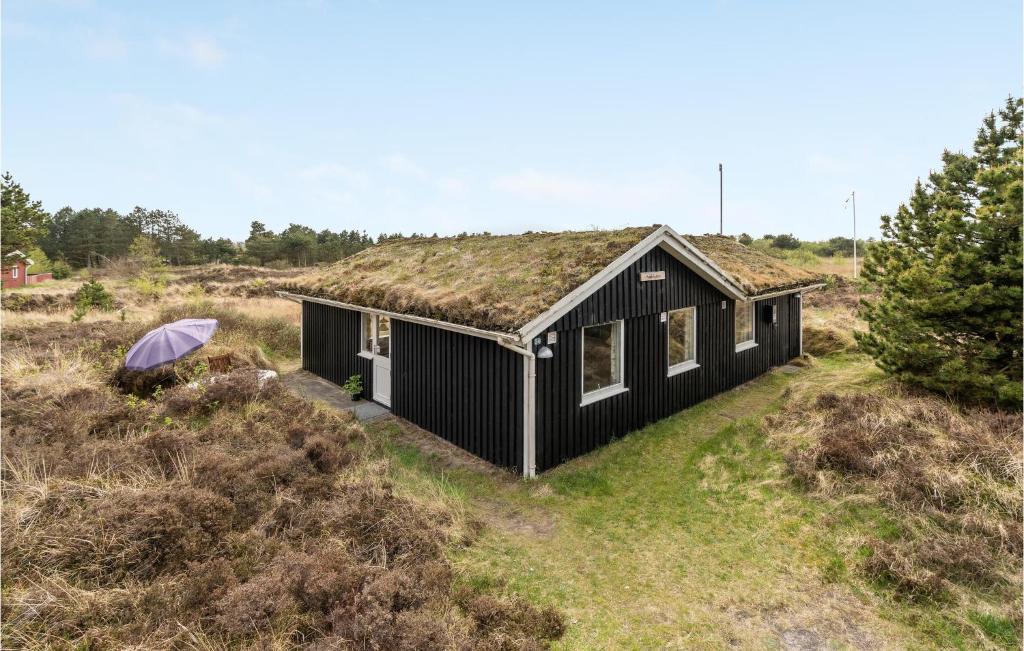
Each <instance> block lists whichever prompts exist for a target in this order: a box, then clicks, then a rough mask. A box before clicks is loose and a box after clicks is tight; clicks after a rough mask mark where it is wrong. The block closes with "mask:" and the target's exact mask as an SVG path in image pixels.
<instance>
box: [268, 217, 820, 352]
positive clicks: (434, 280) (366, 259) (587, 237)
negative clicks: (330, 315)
mask: <svg viewBox="0 0 1024 651" xmlns="http://www.w3.org/2000/svg"><path fill="white" fill-rule="evenodd" d="M657 228H658V227H657V226H645V227H635V228H624V229H620V230H610V231H601V230H593V231H564V232H560V233H533V232H530V233H523V234H520V235H468V236H462V237H447V238H411V239H402V240H393V241H390V242H385V243H383V244H380V245H377V246H373V247H370V248H369V249H366V250H364V251H361V252H360V253H357V254H356V255H353V256H350V257H348V258H345V259H344V260H341V261H340V262H337V263H335V264H332V265H330V266H326V267H322V268H318V269H317V270H315V271H313V272H311V273H309V274H306V275H304V276H299V277H297V278H294V279H290V280H288V281H286V282H285V283H284V284H283V285H282V286H281V288H282V289H284V290H286V291H289V292H294V293H296V294H302V295H305V296H311V297H317V298H325V299H330V300H334V301H339V302H342V303H349V304H352V305H358V306H361V307H367V308H374V309H379V310H385V311H388V312H395V313H399V314H411V315H416V316H422V317H427V318H431V319H437V320H439V321H446V322H449V323H457V324H461V325H467V326H472V327H476V328H481V329H484V330H492V331H501V332H514V331H516V330H518V329H519V328H521V327H522V326H523V325H525V324H526V323H528V322H529V321H531V320H532V319H534V318H535V317H537V316H539V315H540V314H542V313H543V312H544V311H546V310H547V309H548V308H550V307H551V306H552V305H553V304H554V303H555V302H557V301H558V300H559V299H561V298H562V297H564V296H565V295H566V294H568V293H569V292H571V291H572V290H574V289H576V288H577V287H579V286H580V285H582V284H583V283H584V282H586V281H587V280H588V279H590V278H591V277H593V276H594V275H596V274H597V273H599V272H600V271H601V270H603V269H604V268H605V267H607V266H608V265H609V264H611V263H612V262H614V261H615V260H616V259H617V258H619V257H620V256H621V255H623V254H624V253H626V252H627V251H629V250H630V249H631V248H633V247H634V246H635V245H637V244H639V243H640V242H641V241H642V240H643V239H644V238H645V237H647V236H648V235H650V234H651V233H653V232H654V231H655V230H657ZM687 239H688V240H690V241H691V242H692V243H693V244H694V245H695V246H696V247H697V248H698V249H699V250H700V251H701V252H706V255H708V257H710V258H711V259H712V261H714V262H715V263H716V264H719V266H720V267H721V268H722V269H723V270H724V271H726V272H727V273H728V274H729V275H730V276H732V277H733V279H734V280H735V281H736V283H737V284H738V285H739V286H740V287H743V288H745V289H747V288H749V289H750V291H749V293H750V294H751V295H754V294H757V293H766V292H768V291H772V290H774V289H786V288H789V287H794V286H798V285H800V284H803V285H806V284H812V283H813V282H816V280H817V276H815V275H814V274H811V273H809V272H805V271H802V270H799V269H795V268H793V267H791V266H789V265H787V264H785V263H783V262H781V261H778V260H775V259H774V258H771V257H770V256H768V255H765V254H763V253H760V252H757V251H752V250H750V249H747V248H746V247H744V246H743V245H741V244H738V243H736V242H735V241H733V240H732V239H730V238H723V237H718V236H702V237H696V238H690V237H687ZM728 242H731V243H732V245H729V244H728Z"/></svg>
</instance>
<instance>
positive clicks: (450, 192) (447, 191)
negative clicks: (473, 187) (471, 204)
mask: <svg viewBox="0 0 1024 651" xmlns="http://www.w3.org/2000/svg"><path fill="white" fill-rule="evenodd" d="M437 191H438V192H440V193H441V194H443V195H445V196H447V197H461V196H462V195H464V194H465V193H466V183H465V182H464V181H463V180H462V179H459V178H456V177H454V176H443V177H441V178H439V179H437Z"/></svg>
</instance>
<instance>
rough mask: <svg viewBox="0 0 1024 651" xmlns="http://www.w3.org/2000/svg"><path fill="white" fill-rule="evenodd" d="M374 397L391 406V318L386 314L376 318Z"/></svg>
mask: <svg viewBox="0 0 1024 651" xmlns="http://www.w3.org/2000/svg"><path fill="white" fill-rule="evenodd" d="M374 321H375V322H376V323H375V328H374V329H375V332H374V335H375V336H374V342H373V399H374V400H376V401H377V402H379V403H381V404H382V405H387V406H388V407H390V406H391V320H390V319H388V317H386V316H383V315H382V316H378V317H377V318H376V319H374Z"/></svg>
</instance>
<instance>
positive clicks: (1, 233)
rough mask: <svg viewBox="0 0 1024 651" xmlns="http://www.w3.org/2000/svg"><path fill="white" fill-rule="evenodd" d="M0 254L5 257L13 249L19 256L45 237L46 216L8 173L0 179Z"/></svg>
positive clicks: (40, 205) (38, 204) (40, 203)
mask: <svg viewBox="0 0 1024 651" xmlns="http://www.w3.org/2000/svg"><path fill="white" fill-rule="evenodd" d="M0 186H2V195H3V196H2V198H0V216H2V224H0V240H2V243H0V244H2V246H0V253H3V254H7V253H10V252H11V251H13V250H15V249H20V250H21V252H22V253H24V252H25V251H27V250H28V249H29V248H30V247H33V246H35V245H36V244H37V243H38V242H39V240H40V239H42V238H43V237H45V236H46V231H47V228H48V226H49V222H50V215H49V214H48V213H47V212H46V211H45V210H43V204H42V202H40V201H33V200H32V197H31V196H29V194H28V192H25V191H24V190H23V189H22V188H21V186H20V185H18V184H17V183H15V182H14V177H12V176H11V173H10V172H7V173H5V174H4V175H3V177H2V180H0Z"/></svg>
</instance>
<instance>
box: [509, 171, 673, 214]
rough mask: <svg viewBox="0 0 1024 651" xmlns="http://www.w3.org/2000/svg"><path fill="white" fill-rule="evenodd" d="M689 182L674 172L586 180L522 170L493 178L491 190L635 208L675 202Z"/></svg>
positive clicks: (547, 199) (540, 198) (548, 199)
mask: <svg viewBox="0 0 1024 651" xmlns="http://www.w3.org/2000/svg"><path fill="white" fill-rule="evenodd" d="M688 185H689V182H688V179H687V177H686V176H685V175H683V174H682V173H680V172H678V171H675V170H654V171H649V172H643V173H637V174H631V175H628V176H625V177H620V178H613V179H599V178H585V177H580V176H573V175H567V174H555V173H549V172H540V171H538V170H535V169H530V168H527V169H524V170H522V171H520V172H517V173H515V174H508V175H504V176H500V177H497V178H495V179H494V180H493V181H492V183H491V186H492V187H493V188H494V189H496V190H500V191H502V192H508V193H510V194H514V195H517V196H519V197H522V198H524V199H527V200H530V201H542V202H556V203H570V204H580V205H596V206H616V207H624V208H628V207H635V206H639V205H647V206H650V205H656V204H664V203H668V202H672V201H677V200H678V199H679V198H680V197H681V196H682V195H683V194H684V192H685V191H686V189H687V187H688Z"/></svg>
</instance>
